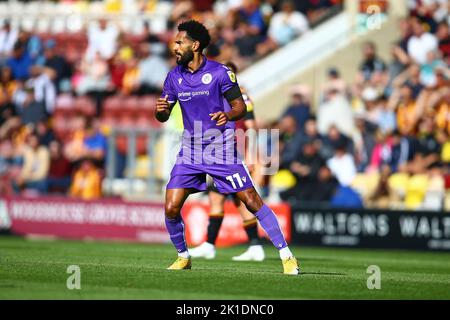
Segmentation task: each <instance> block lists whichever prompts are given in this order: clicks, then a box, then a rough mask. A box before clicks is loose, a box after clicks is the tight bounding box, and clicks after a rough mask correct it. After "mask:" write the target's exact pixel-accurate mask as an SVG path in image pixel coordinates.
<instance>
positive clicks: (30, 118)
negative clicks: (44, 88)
mask: <svg viewBox="0 0 450 320" xmlns="http://www.w3.org/2000/svg"><path fill="white" fill-rule="evenodd" d="M22 96H23V98H22ZM16 97H17V99H16V102H17V103H16V107H17V114H18V115H19V117H20V120H21V121H22V123H23V124H29V123H31V124H34V125H35V124H36V123H38V122H39V121H44V120H46V119H47V112H46V110H45V106H44V104H43V103H42V102H38V101H36V98H35V97H36V94H35V92H34V88H33V87H30V86H25V88H24V89H22V90H21V91H20V92H17V93H16Z"/></svg>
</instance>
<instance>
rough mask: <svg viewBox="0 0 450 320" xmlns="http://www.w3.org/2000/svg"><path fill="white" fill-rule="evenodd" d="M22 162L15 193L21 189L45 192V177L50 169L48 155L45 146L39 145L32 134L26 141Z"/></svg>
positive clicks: (36, 136) (34, 134)
mask: <svg viewBox="0 0 450 320" xmlns="http://www.w3.org/2000/svg"><path fill="white" fill-rule="evenodd" d="M26 143H27V145H26V147H25V149H24V162H23V168H22V171H21V173H20V176H19V177H18V178H17V179H16V186H15V187H16V191H17V192H18V191H19V190H20V189H21V188H24V189H31V190H35V191H37V192H39V193H46V192H47V182H46V179H47V176H48V171H49V167H50V154H49V151H48V149H47V147H46V146H43V145H40V144H39V137H38V135H37V134H36V132H32V133H31V134H29V135H28V137H27V139H26Z"/></svg>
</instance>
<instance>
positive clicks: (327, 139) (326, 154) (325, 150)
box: [319, 125, 353, 160]
mask: <svg viewBox="0 0 450 320" xmlns="http://www.w3.org/2000/svg"><path fill="white" fill-rule="evenodd" d="M321 140H322V141H321V146H320V151H319V152H320V155H321V156H322V158H324V159H325V160H328V159H330V158H331V157H333V155H334V154H335V152H336V148H337V147H338V146H339V145H345V146H346V148H347V152H349V153H351V154H352V153H353V145H352V142H351V140H350V139H349V138H348V137H347V136H346V135H344V134H342V133H341V132H340V131H339V129H338V127H337V126H336V125H331V126H330V128H329V129H328V132H327V135H326V136H324V137H323V139H321Z"/></svg>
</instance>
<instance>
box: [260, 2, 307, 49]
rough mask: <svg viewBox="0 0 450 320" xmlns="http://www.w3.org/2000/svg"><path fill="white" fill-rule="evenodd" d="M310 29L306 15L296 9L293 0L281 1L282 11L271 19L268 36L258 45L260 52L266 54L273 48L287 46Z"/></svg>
mask: <svg viewBox="0 0 450 320" xmlns="http://www.w3.org/2000/svg"><path fill="white" fill-rule="evenodd" d="M308 29H309V23H308V20H307V19H306V17H305V16H304V15H303V14H302V13H301V12H298V11H296V10H295V5H294V3H293V2H292V1H291V0H284V1H283V2H282V3H281V11H279V12H276V13H275V14H274V15H273V16H272V18H271V19H270V24H269V30H268V32H267V34H268V38H267V40H266V41H264V42H263V43H261V44H259V45H258V49H257V50H258V53H259V55H260V56H264V55H266V54H267V53H269V52H272V51H273V50H275V49H277V48H279V47H282V46H285V45H286V44H288V43H289V42H291V41H292V40H294V39H295V38H297V37H298V36H300V35H301V34H303V33H305V32H306V31H308Z"/></svg>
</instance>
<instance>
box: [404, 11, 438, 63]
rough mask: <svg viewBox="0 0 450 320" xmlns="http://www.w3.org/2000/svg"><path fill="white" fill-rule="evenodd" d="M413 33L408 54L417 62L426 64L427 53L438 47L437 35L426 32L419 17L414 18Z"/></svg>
mask: <svg viewBox="0 0 450 320" xmlns="http://www.w3.org/2000/svg"><path fill="white" fill-rule="evenodd" d="M411 21H412V30H413V35H412V36H411V38H410V39H409V41H408V54H409V56H410V57H411V58H412V60H413V61H414V62H415V63H418V64H419V65H422V64H425V63H426V61H427V54H428V52H430V51H435V50H437V49H438V40H437V38H436V36H435V35H433V34H431V33H429V32H425V30H424V27H423V24H422V22H421V21H420V20H419V18H412V19H411Z"/></svg>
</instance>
